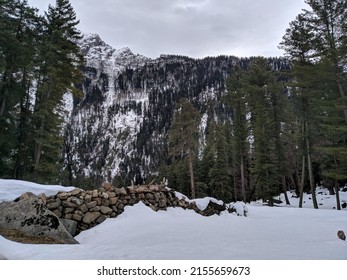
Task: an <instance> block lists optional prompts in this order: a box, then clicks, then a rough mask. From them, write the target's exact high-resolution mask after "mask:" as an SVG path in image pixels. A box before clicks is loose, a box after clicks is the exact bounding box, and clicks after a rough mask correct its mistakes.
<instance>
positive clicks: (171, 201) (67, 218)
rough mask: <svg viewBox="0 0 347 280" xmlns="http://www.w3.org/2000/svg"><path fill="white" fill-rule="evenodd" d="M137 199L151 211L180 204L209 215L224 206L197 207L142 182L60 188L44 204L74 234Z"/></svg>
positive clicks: (221, 209) (162, 187) (162, 189)
mask: <svg viewBox="0 0 347 280" xmlns="http://www.w3.org/2000/svg"><path fill="white" fill-rule="evenodd" d="M139 201H142V202H143V203H144V204H145V205H147V206H148V207H150V208H151V209H152V210H153V211H159V210H166V209H167V207H182V208H184V209H192V210H194V211H195V212H197V213H199V214H201V215H204V216H210V215H214V214H220V212H221V211H224V210H225V206H224V207H223V206H221V205H218V207H216V208H215V209H213V207H208V208H207V209H206V211H201V210H200V209H199V208H198V207H197V206H196V204H195V203H189V202H188V201H187V200H186V199H185V197H183V198H181V199H179V198H177V197H176V195H175V192H174V191H173V190H170V189H168V188H166V187H165V186H164V185H143V186H131V187H127V188H114V187H112V186H111V184H109V183H104V184H103V186H102V187H101V188H99V189H95V190H87V191H84V190H81V189H75V190H73V191H70V192H60V193H58V194H56V195H54V196H50V197H48V198H47V200H46V206H47V208H48V209H49V210H51V211H52V212H53V213H54V214H55V215H56V216H57V217H59V218H60V219H61V220H62V222H63V223H64V224H65V226H66V228H67V229H68V230H69V231H70V233H71V234H72V235H73V236H74V235H76V234H78V233H79V232H81V231H83V230H86V229H89V228H92V227H94V226H96V225H98V224H100V223H102V222H103V221H105V219H107V218H115V217H117V216H118V215H120V214H122V213H123V211H124V207H125V206H132V205H134V204H136V203H138V202H139Z"/></svg>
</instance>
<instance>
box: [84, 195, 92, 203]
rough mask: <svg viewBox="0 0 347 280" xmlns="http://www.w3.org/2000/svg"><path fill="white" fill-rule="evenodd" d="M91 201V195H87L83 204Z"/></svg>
mask: <svg viewBox="0 0 347 280" xmlns="http://www.w3.org/2000/svg"><path fill="white" fill-rule="evenodd" d="M91 201H92V195H91V194H87V195H86V196H85V197H84V202H85V203H88V202H91Z"/></svg>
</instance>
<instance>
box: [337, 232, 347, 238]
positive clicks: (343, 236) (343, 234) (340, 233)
mask: <svg viewBox="0 0 347 280" xmlns="http://www.w3.org/2000/svg"><path fill="white" fill-rule="evenodd" d="M337 237H338V238H340V239H341V240H346V235H345V233H344V232H343V231H342V230H339V231H338V232H337Z"/></svg>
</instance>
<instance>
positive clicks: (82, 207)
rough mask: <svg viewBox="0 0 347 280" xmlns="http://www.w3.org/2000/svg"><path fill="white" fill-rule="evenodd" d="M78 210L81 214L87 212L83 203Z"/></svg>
mask: <svg viewBox="0 0 347 280" xmlns="http://www.w3.org/2000/svg"><path fill="white" fill-rule="evenodd" d="M80 210H81V211H82V212H83V213H86V212H88V207H87V205H85V204H84V203H83V204H82V205H81V206H80Z"/></svg>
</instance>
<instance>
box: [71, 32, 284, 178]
mask: <svg viewBox="0 0 347 280" xmlns="http://www.w3.org/2000/svg"><path fill="white" fill-rule="evenodd" d="M79 44H80V48H81V52H82V54H83V55H84V57H85V66H84V68H83V74H84V79H83V82H82V84H81V85H80V86H79V88H80V89H81V90H82V92H83V97H81V98H76V97H74V98H72V97H71V96H66V101H68V102H67V104H70V105H69V106H67V110H68V114H67V116H66V117H65V122H66V130H65V166H66V167H67V170H69V173H70V175H73V176H74V177H77V178H91V179H93V181H94V182H101V181H103V180H108V181H111V182H112V181H113V180H115V178H116V179H117V180H118V181H120V182H123V183H129V182H131V181H133V182H134V183H140V182H142V181H143V180H144V179H146V178H147V177H148V176H150V175H155V174H157V172H158V167H159V166H160V164H162V163H163V162H165V161H166V159H167V149H166V137H167V132H168V130H169V128H170V125H171V121H172V118H173V113H174V108H175V104H176V103H177V102H178V101H179V100H180V99H181V98H187V99H189V100H190V101H191V102H192V103H193V104H194V106H195V107H196V108H198V110H199V112H200V114H201V121H200V150H203V148H204V144H205V139H206V133H205V129H206V125H207V123H208V122H209V120H211V119H214V120H217V121H224V120H228V119H230V117H231V112H230V110H228V108H227V107H226V106H225V104H223V101H222V97H223V95H225V93H226V86H225V82H226V79H227V78H228V76H229V75H230V73H231V71H232V69H233V67H234V66H235V65H240V66H241V67H243V68H245V67H247V65H248V64H249V61H250V59H240V58H236V57H233V56H218V57H207V58H204V59H192V58H189V57H185V56H176V55H161V56H160V57H159V58H157V59H150V58H147V57H144V56H142V55H139V54H134V53H132V51H131V50H130V49H129V48H122V49H119V50H116V49H114V48H112V47H111V46H109V45H107V44H106V43H105V42H104V41H102V39H101V38H100V37H99V36H98V35H96V34H89V35H84V37H83V38H82V39H81V41H80V42H79ZM269 63H272V66H273V68H276V69H280V68H283V67H288V64H287V63H286V62H285V61H284V60H281V59H271V60H269Z"/></svg>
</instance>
